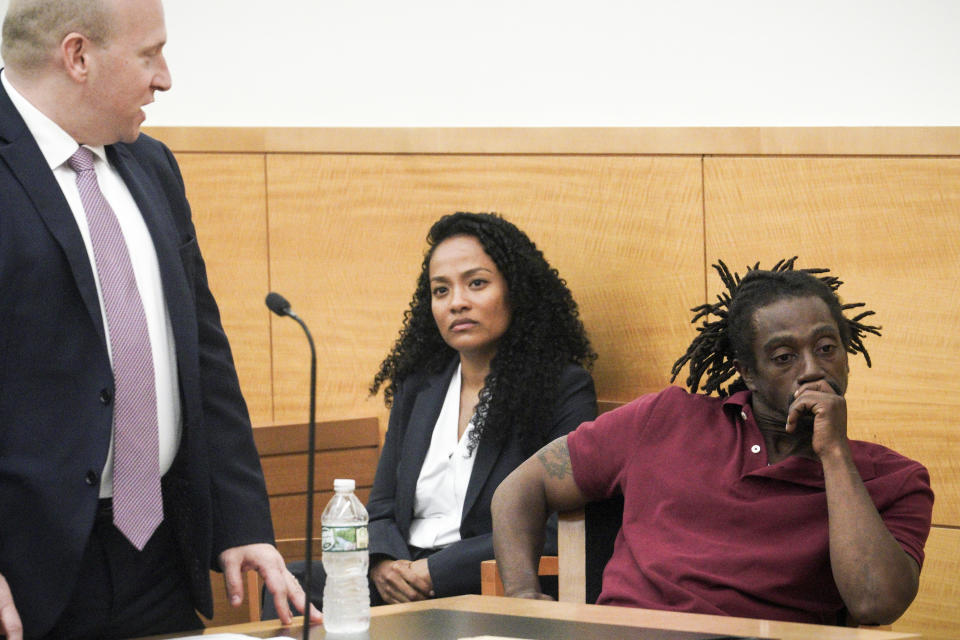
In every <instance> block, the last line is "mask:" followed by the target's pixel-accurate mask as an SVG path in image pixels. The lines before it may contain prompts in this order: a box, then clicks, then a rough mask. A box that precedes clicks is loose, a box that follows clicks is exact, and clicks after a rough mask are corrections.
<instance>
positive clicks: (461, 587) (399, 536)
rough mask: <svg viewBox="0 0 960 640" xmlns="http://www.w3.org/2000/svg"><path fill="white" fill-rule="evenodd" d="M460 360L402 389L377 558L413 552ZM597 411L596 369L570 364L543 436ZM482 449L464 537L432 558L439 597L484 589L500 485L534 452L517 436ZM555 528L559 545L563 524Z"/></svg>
mask: <svg viewBox="0 0 960 640" xmlns="http://www.w3.org/2000/svg"><path fill="white" fill-rule="evenodd" d="M457 363H458V360H456V359H454V360H453V361H452V362H451V363H450V365H449V366H448V367H447V368H446V369H445V370H444V371H443V372H441V373H439V374H436V375H425V374H424V375H417V376H412V377H410V378H408V379H407V380H405V381H404V383H403V385H402V386H401V388H399V389H398V390H397V393H396V395H395V397H394V402H393V408H392V409H391V411H390V423H389V425H388V427H387V435H386V439H385V441H384V444H383V451H382V452H381V454H380V462H379V464H378V465H377V475H376V477H375V479H374V481H373V489H372V490H371V491H370V502H369V504H368V505H367V511H368V512H369V514H370V527H369V531H370V556H371V562H373V561H375V560H376V559H377V558H376V557H375V556H376V555H377V554H380V555H382V556H389V557H391V558H405V559H409V558H410V552H409V550H408V548H407V537H408V535H409V533H410V520H411V519H412V518H413V499H414V494H415V493H416V486H417V479H418V478H419V477H420V468H421V467H422V466H423V461H424V459H425V458H426V455H427V449H428V448H429V447H430V439H431V437H432V435H433V428H434V425H435V424H436V421H437V417H438V416H439V415H440V408H441V407H442V406H443V400H444V397H445V396H446V393H447V387H448V385H449V383H450V378H451V376H453V372H454V371H455V370H456V366H457ZM596 414H597V396H596V392H595V391H594V388H593V379H592V378H591V377H590V374H589V373H587V372H586V370H584V369H583V368H581V367H579V366H574V365H570V366H568V367H566V369H564V371H563V372H562V374H561V376H560V382H559V400H558V404H557V409H556V412H555V414H554V416H553V420H552V422H551V423H550V424H545V425H543V433H542V444H547V443H548V442H550V441H552V440H553V439H555V438H559V437H560V436H562V435H566V434H567V433H569V432H571V431H573V430H574V429H576V428H577V426H579V425H580V423H582V422H586V421H588V420H593V419H594V418H596ZM475 455H476V456H477V457H476V460H475V461H474V464H473V472H472V473H471V475H470V481H469V483H468V484H467V493H466V496H465V498H464V504H463V519H462V521H461V523H460V536H461V538H462V539H461V540H460V542H456V543H454V544H451V545H449V546H447V547H445V548H443V549H442V550H440V551H438V552H436V553H434V554H433V555H431V556H430V557H429V559H428V560H427V562H428V564H429V568H430V577H431V579H432V581H433V589H434V592H435V593H436V595H437V597H444V596H451V595H459V594H464V593H479V592H480V562H481V561H482V560H488V559H492V558H493V533H492V531H493V523H492V521H491V517H490V501H491V500H492V499H493V492H494V491H496V489H497V487H498V486H499V485H500V482H501V481H502V480H503V479H504V478H505V477H507V475H508V474H509V473H510V472H511V471H513V470H514V469H515V468H517V467H518V466H519V465H520V463H521V462H523V461H524V460H525V459H526V457H527V456H525V455H524V453H523V452H522V451H521V450H520V447H519V446H518V445H517V443H516V442H512V441H511V442H507V443H505V444H503V445H501V446H492V445H490V444H488V443H487V442H483V441H481V443H480V445H479V446H478V447H477V451H476V454H475ZM552 534H553V536H552V537H553V540H552V543H553V545H552V546H553V548H554V549H555V548H556V529H555V528H554V529H553V531H552ZM549 545H550V541H549V540H548V546H549Z"/></svg>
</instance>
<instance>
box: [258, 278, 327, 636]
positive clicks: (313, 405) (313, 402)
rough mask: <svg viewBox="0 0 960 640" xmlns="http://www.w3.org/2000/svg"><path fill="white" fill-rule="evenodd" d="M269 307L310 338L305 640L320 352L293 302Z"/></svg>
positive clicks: (279, 299)
mask: <svg viewBox="0 0 960 640" xmlns="http://www.w3.org/2000/svg"><path fill="white" fill-rule="evenodd" d="M267 306H268V307H269V308H270V310H271V311H273V312H274V313H275V314H277V315H278V316H289V317H291V318H293V319H294V320H296V322H297V324H299V325H300V326H301V327H302V328H303V332H304V334H306V336H307V342H309V343H310V424H309V438H308V443H307V449H308V457H307V549H306V555H305V556H304V572H303V579H304V585H303V591H304V610H303V640H309V638H310V607H311V606H313V603H312V602H311V600H310V591H311V589H310V587H311V582H312V580H311V569H312V565H313V494H314V487H313V475H314V458H316V448H317V420H316V414H317V350H316V348H315V347H314V345H313V336H312V335H310V329H308V328H307V325H306V323H305V322H304V321H303V320H301V319H300V316H298V315H297V314H295V313H294V312H293V310H292V309H291V308H290V303H289V302H287V300H286V299H285V298H284V297H283V296H281V295H280V294H277V293H270V294H269V295H268V296H267Z"/></svg>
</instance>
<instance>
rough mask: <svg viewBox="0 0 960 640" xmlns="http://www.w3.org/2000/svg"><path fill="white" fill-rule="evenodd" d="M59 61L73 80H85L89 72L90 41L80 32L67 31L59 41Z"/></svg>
mask: <svg viewBox="0 0 960 640" xmlns="http://www.w3.org/2000/svg"><path fill="white" fill-rule="evenodd" d="M59 54H60V63H61V64H62V65H63V67H64V70H66V72H67V75H69V76H70V77H71V78H72V79H73V80H74V81H75V82H85V81H86V79H87V74H88V73H89V72H90V60H89V55H90V41H89V40H88V39H87V37H86V36H84V35H83V34H81V33H77V32H75V31H73V32H70V33H68V34H67V35H66V36H64V38H63V40H61V41H60V49H59Z"/></svg>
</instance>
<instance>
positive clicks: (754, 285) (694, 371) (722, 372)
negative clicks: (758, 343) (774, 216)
mask: <svg viewBox="0 0 960 640" xmlns="http://www.w3.org/2000/svg"><path fill="white" fill-rule="evenodd" d="M796 259H797V257H796V256H794V257H792V258H790V259H789V260H781V261H780V262H778V263H777V264H776V265H774V267H773V268H772V269H770V270H769V271H765V270H761V269H760V263H757V264H755V265H754V266H753V267H749V266H748V267H747V272H746V274H745V275H744V276H743V279H741V278H740V276H739V274H736V273H732V272H731V271H730V269H728V268H727V265H725V264H724V263H723V261H722V260H718V261H717V262H718V264H715V265H713V268H714V269H715V270H716V271H717V273H718V274H720V280H721V281H722V282H723V285H724V286H725V287H726V291H723V292H721V293H720V294H719V295H717V302H715V303H713V304H702V305H700V306H698V307H694V308H693V309H691V311H693V312H694V316H693V319H692V320H691V321H690V322H691V323H695V322H697V321H698V320H700V319H703V324H702V325H701V326H699V327H697V331H698V333H699V335H698V336H697V337H696V338H694V340H693V342H692V343H690V346H689V347H688V348H687V352H686V353H685V354H683V356H681V357H680V359H679V360H677V361H676V362H675V363H673V368H672V369H671V370H670V372H671V373H672V374H673V375H672V377H671V378H670V381H671V382H673V381H674V380H675V379H676V378H677V376H678V375H679V374H680V371H681V370H682V369H683V367H684V365H686V364H688V363H689V365H690V369H689V375H688V376H687V380H686V384H687V387H688V388H689V389H690V391H691V393H696V392H697V387H698V386H699V385H700V380H701V378H702V377H703V376H704V375H706V376H707V379H706V382H705V383H704V385H703V387H702V390H703V392H704V393H706V394H710V393H712V392H714V391H716V392H717V395H719V396H721V397H723V396H726V395H728V394H731V393H736V392H737V391H742V390H744V389H746V388H747V387H746V384H745V383H744V382H743V380H742V379H741V378H737V380H735V381H734V382H733V383H732V384H731V385H729V386H728V387H727V388H726V389H722V388H721V385H722V384H723V383H724V382H726V381H727V380H729V379H730V378H731V377H733V375H734V374H736V372H737V371H736V368H735V366H734V360H739V361H740V362H742V363H744V364H746V365H748V366H750V367H753V366H755V365H756V361H755V356H754V353H753V339H754V337H755V336H754V334H755V331H754V326H753V315H754V312H755V311H756V310H757V309H759V308H761V307H765V306H767V305H769V304H772V303H774V302H776V301H777V300H780V299H783V298H803V297H817V298H820V299H821V300H823V301H824V302H825V303H826V305H827V308H828V309H829V310H830V315H831V316H832V317H833V320H834V322H836V323H837V328H838V329H839V331H840V339H841V341H842V342H843V346H844V348H845V349H846V350H847V352H848V353H851V354H854V355H855V354H857V353H862V354H863V357H864V358H865V359H866V361H867V366H868V367H869V366H870V354H868V353H867V350H866V348H865V347H864V346H863V338H864V337H865V335H866V334H868V333H872V334H874V335H878V336H879V335H880V327H875V326H870V325H866V324H863V323H861V320H863V319H864V318H866V317H868V316H872V315H874V312H873V311H862V312H860V313H859V314H858V315H856V316H855V317H853V318H847V317H846V316H845V315H844V313H843V312H844V311H846V310H848V309H855V308H859V307H863V306H864V303H863V302H855V303H849V304H843V303H841V302H840V299H839V298H838V297H837V294H836V291H837V289H838V288H839V287H840V285H841V284H843V282H842V281H841V280H840V279H838V278H837V277H835V276H831V275H818V274H827V273H828V272H829V269H798V270H794V262H795V261H796ZM710 316H714V317H715V318H716V319H715V320H710V319H709V318H710Z"/></svg>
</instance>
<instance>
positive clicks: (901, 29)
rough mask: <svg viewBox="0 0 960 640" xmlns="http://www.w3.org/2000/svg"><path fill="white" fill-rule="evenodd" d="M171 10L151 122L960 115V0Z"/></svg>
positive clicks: (309, 0)
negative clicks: (163, 72)
mask: <svg viewBox="0 0 960 640" xmlns="http://www.w3.org/2000/svg"><path fill="white" fill-rule="evenodd" d="M164 4H165V7H166V16H167V30H168V33H169V44H168V46H167V55H168V60H169V63H170V65H171V68H172V71H173V79H174V86H173V89H172V90H171V91H170V92H169V93H167V94H164V95H159V96H158V102H157V104H155V105H152V106H151V107H150V108H149V110H148V118H147V124H150V125H172V126H179V125H210V126H228V125H238V126H566V125H571V126H741V125H751V126H777V125H794V126H829V125H845V126H850V125H886V126H907V125H952V126H957V125H960V82H958V81H957V80H958V75H960V2H957V0H902V1H896V0H875V1H867V0H864V1H855V0H832V1H831V0H803V1H795V2H780V1H776V0H727V1H723V0H714V1H710V0H658V1H649V0H634V1H629V0H579V1H573V0H405V1H404V0H273V1H272V2H261V1H257V2H254V1H252V0H165V3H164ZM5 6H6V0H0V8H3V9H5Z"/></svg>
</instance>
